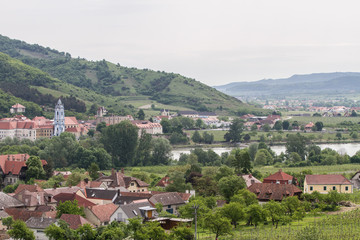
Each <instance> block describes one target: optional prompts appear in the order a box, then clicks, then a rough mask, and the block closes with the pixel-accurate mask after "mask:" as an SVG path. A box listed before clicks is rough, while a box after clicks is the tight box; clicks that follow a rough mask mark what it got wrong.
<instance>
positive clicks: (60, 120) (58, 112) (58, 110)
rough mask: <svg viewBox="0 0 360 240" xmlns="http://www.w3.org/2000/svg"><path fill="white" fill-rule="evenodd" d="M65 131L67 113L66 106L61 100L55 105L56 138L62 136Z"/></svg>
mask: <svg viewBox="0 0 360 240" xmlns="http://www.w3.org/2000/svg"><path fill="white" fill-rule="evenodd" d="M64 131H65V112H64V105H63V104H62V102H61V100H60V99H59V100H58V102H57V104H56V105H55V116H54V136H60V134H61V133H62V132H64Z"/></svg>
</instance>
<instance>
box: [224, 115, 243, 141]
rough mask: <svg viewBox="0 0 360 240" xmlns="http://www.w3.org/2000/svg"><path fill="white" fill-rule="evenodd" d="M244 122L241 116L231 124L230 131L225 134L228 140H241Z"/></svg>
mask: <svg viewBox="0 0 360 240" xmlns="http://www.w3.org/2000/svg"><path fill="white" fill-rule="evenodd" d="M243 128H244V124H243V121H242V120H241V119H239V118H236V119H234V120H233V121H232V123H231V124H230V129H229V131H228V132H227V133H226V134H225V135H224V138H225V140H226V141H227V142H230V141H231V142H240V140H241V138H242V132H243Z"/></svg>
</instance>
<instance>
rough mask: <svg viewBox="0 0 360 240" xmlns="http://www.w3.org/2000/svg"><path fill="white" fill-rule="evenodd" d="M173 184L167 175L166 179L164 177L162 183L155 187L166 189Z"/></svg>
mask: <svg viewBox="0 0 360 240" xmlns="http://www.w3.org/2000/svg"><path fill="white" fill-rule="evenodd" d="M170 183H171V181H170V177H169V176H168V175H166V176H165V177H163V178H162V179H160V181H159V182H158V183H157V184H156V185H155V186H156V187H162V188H165V187H166V186H167V185H169V184H170Z"/></svg>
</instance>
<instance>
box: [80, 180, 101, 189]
mask: <svg viewBox="0 0 360 240" xmlns="http://www.w3.org/2000/svg"><path fill="white" fill-rule="evenodd" d="M101 184H102V182H99V181H88V182H85V181H84V180H82V181H81V182H80V183H79V184H78V185H76V186H78V187H81V188H86V187H88V188H98V187H100V186H101Z"/></svg>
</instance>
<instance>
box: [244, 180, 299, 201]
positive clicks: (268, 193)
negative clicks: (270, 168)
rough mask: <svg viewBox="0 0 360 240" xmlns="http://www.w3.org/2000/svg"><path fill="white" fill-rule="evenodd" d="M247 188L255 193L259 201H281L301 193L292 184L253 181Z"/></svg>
mask: <svg viewBox="0 0 360 240" xmlns="http://www.w3.org/2000/svg"><path fill="white" fill-rule="evenodd" d="M248 190H249V191H250V192H253V193H255V194H256V196H257V198H258V200H260V201H268V200H276V201H281V200H283V198H285V197H291V196H295V195H300V194H301V193H302V191H301V190H300V189H299V188H297V187H296V186H294V185H293V184H274V183H254V184H252V185H251V186H250V187H248Z"/></svg>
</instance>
